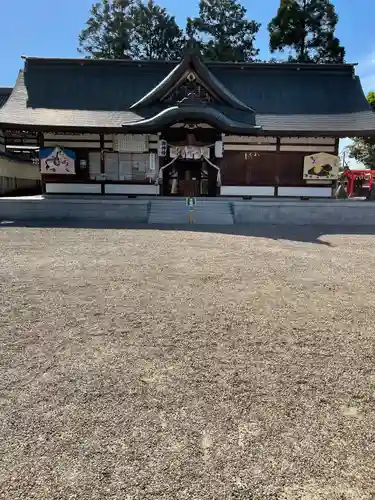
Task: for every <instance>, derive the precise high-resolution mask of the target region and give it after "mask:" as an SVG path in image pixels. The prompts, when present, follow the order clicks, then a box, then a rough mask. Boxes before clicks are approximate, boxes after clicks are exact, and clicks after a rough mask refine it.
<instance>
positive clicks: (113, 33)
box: [78, 0, 132, 59]
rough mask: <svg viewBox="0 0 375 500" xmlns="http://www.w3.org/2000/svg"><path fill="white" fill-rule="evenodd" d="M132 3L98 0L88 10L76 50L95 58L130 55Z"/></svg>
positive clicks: (122, 0) (124, 0)
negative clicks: (87, 17)
mask: <svg viewBox="0 0 375 500" xmlns="http://www.w3.org/2000/svg"><path fill="white" fill-rule="evenodd" d="M131 7H132V3H131V0H119V1H114V2H112V1H110V0H101V1H99V2H96V3H95V4H93V6H92V7H91V10H90V13H89V19H88V21H87V23H86V27H85V28H84V29H83V30H82V31H81V33H80V34H79V37H78V51H79V52H81V53H84V54H87V55H88V57H92V58H94V59H123V58H128V57H130V55H131V50H130V45H131V40H130V35H131V30H132V22H131V17H130V9H131Z"/></svg>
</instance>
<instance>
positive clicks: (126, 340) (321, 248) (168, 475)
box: [0, 225, 375, 500]
mask: <svg viewBox="0 0 375 500" xmlns="http://www.w3.org/2000/svg"><path fill="white" fill-rule="evenodd" d="M235 230H236V231H237V230H238V229H233V231H235ZM360 231H362V230H360ZM354 233H355V231H354ZM0 255H1V257H0V259H1V261H0V263H1V265H0V288H1V301H0V311H1V316H0V429H1V430H0V498H1V499H6V500H15V499H17V500H18V499H22V500H29V499H37V500H45V499H46V500H47V499H48V500H73V499H74V500H75V499H77V500H96V499H106V500H107V499H108V500H166V499H168V500H175V499H177V500H271V499H272V500H276V499H277V500H281V499H287V500H297V499H304V500H305V499H306V500H315V499H327V500H331V499H332V500H334V499H337V500H339V499H340V500H349V499H350V500H351V499H355V500H358V499H364V500H365V499H366V500H368V499H373V498H375V469H374V459H375V413H374V409H375V408H374V406H375V404H374V401H375V399H374V398H375V363H374V361H375V357H374V354H375V353H374V346H375V341H374V330H375V328H374V315H375V298H374V297H375V273H374V268H375V231H374V235H371V234H370V232H368V234H359V235H355V234H353V232H352V234H346V235H345V234H342V233H340V230H337V231H333V230H330V234H329V233H327V229H323V230H322V231H319V230H318V229H316V228H315V229H312V228H307V227H305V228H303V227H302V228H300V229H295V230H293V231H292V230H288V229H286V228H285V229H282V230H280V229H277V228H272V227H270V228H268V229H262V228H258V229H256V230H255V229H253V230H247V231H246V230H244V231H241V230H238V234H234V233H233V234H229V233H225V232H220V231H219V230H216V232H214V231H213V232H209V231H204V232H200V231H198V230H195V231H178V230H167V229H164V230H163V229H160V230H158V229H150V228H138V229H137V228H130V229H84V228H42V227H40V228H30V227H29V228H27V227H12V226H6V225H4V226H0Z"/></svg>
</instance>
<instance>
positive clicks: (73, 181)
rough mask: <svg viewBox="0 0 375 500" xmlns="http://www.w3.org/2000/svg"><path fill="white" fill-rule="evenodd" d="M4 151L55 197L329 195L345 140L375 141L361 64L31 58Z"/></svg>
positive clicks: (1, 124) (5, 131)
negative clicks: (32, 165) (26, 165)
mask: <svg viewBox="0 0 375 500" xmlns="http://www.w3.org/2000/svg"><path fill="white" fill-rule="evenodd" d="M9 92H10V93H9V95H7V98H6V99H4V102H3V103H2V106H1V108H0V150H2V151H6V152H7V153H9V154H12V150H14V148H15V147H16V146H17V147H18V148H23V149H24V150H26V151H27V150H30V151H31V150H33V151H37V152H38V153H39V161H40V170H41V175H42V181H43V190H44V192H45V193H47V194H75V195H123V196H143V195H146V196H185V197H186V196H197V197H198V196H207V197H215V196H238V197H256V196H267V197H274V196H278V197H317V198H320V197H331V196H332V191H333V187H334V186H335V184H336V181H337V178H338V175H339V158H338V148H339V139H340V138H344V137H355V136H374V135H375V113H373V112H372V110H371V108H370V105H369V104H368V102H367V100H366V97H365V95H364V92H363V89H362V87H361V83H360V80H359V78H358V76H356V74H355V66H354V65H352V64H295V63H293V64H292V63H279V64H276V63H219V62H210V63H204V62H203V61H202V60H201V58H200V57H199V56H198V55H197V54H196V53H194V52H192V51H190V52H189V51H188V52H187V53H186V55H185V57H184V59H183V60H182V61H180V62H171V61H134V60H91V59H44V58H37V57H26V58H24V68H23V70H21V71H20V72H19V75H18V78H17V81H16V83H15V85H14V88H13V89H12V90H11V91H9Z"/></svg>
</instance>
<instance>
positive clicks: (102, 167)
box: [99, 134, 105, 194]
mask: <svg viewBox="0 0 375 500" xmlns="http://www.w3.org/2000/svg"><path fill="white" fill-rule="evenodd" d="M99 137H100V173H101V174H105V158H104V134H99ZM101 194H105V181H103V180H102V181H101Z"/></svg>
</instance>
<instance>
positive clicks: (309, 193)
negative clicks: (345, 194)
mask: <svg viewBox="0 0 375 500" xmlns="http://www.w3.org/2000/svg"><path fill="white" fill-rule="evenodd" d="M279 196H297V197H298V196H306V197H309V198H316V197H324V198H330V197H331V196H332V188H331V187H303V186H301V187H282V186H280V187H279Z"/></svg>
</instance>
